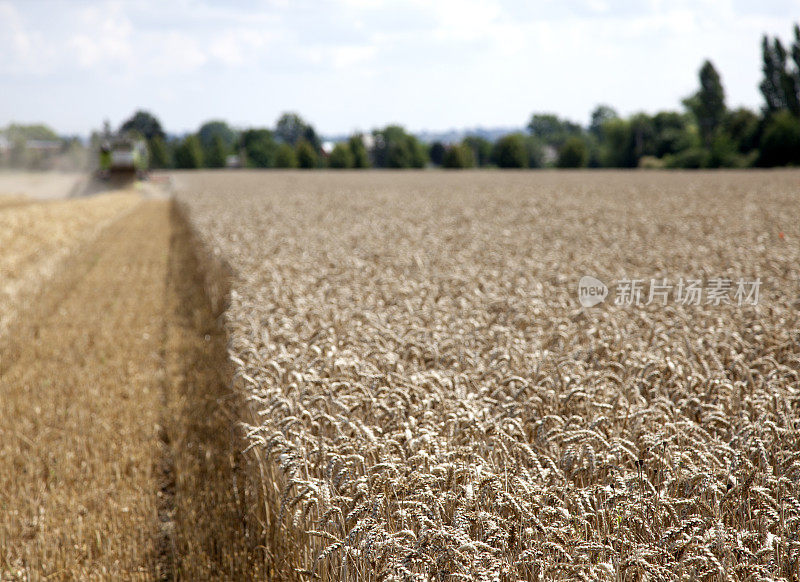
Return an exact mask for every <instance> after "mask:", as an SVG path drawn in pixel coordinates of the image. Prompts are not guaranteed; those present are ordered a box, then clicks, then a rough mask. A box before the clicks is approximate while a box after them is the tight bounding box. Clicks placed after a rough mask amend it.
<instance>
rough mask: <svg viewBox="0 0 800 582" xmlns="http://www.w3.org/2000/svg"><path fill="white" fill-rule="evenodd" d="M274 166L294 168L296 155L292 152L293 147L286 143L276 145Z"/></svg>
mask: <svg viewBox="0 0 800 582" xmlns="http://www.w3.org/2000/svg"><path fill="white" fill-rule="evenodd" d="M275 167H276V168H296V167H297V155H296V154H295V153H294V148H293V147H292V146H290V145H289V144H288V143H282V144H281V145H279V146H278V150H277V151H276V152H275Z"/></svg>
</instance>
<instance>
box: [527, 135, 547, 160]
mask: <svg viewBox="0 0 800 582" xmlns="http://www.w3.org/2000/svg"><path fill="white" fill-rule="evenodd" d="M553 147H554V146H548V145H545V144H544V143H543V142H542V140H540V139H539V138H538V137H536V136H533V135H529V136H526V137H525V152H526V154H527V156H528V165H527V166H526V167H528V168H544V167H545V165H546V163H547V152H546V150H547V149H548V148H553Z"/></svg>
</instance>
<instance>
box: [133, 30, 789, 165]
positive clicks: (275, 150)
mask: <svg viewBox="0 0 800 582" xmlns="http://www.w3.org/2000/svg"><path fill="white" fill-rule="evenodd" d="M761 52H762V62H763V66H762V73H763V79H762V81H761V84H760V91H761V94H762V95H763V98H764V106H763V107H762V109H761V111H759V112H755V111H752V110H750V109H747V108H737V109H729V108H728V107H727V105H726V98H725V90H724V87H723V83H722V79H721V78H720V75H719V73H718V71H717V70H716V68H715V67H714V65H713V64H712V63H711V62H710V61H708V60H707V61H705V62H704V63H703V65H702V67H701V68H700V70H699V73H698V81H699V86H698V89H697V91H696V92H695V93H693V94H692V95H690V96H688V97H686V98H685V99H684V100H683V101H682V108H681V109H679V110H674V111H660V112H658V113H655V114H648V113H637V114H634V115H631V116H628V117H621V116H620V115H619V114H618V113H617V112H616V111H615V110H614V109H613V108H612V107H610V106H608V105H600V106H598V107H597V108H595V110H594V111H593V112H592V114H591V117H590V120H589V124H588V125H587V126H582V125H580V124H578V123H575V122H572V121H570V120H567V119H563V118H561V117H559V116H558V115H555V114H552V113H535V114H533V115H532V117H531V119H530V121H529V123H528V125H527V128H526V129H527V131H526V132H517V133H512V134H509V135H505V136H503V137H501V138H499V139H497V140H496V141H494V142H492V141H489V140H487V139H485V138H482V137H479V136H469V137H466V138H464V139H463V140H462V141H460V142H458V143H441V142H434V143H431V144H425V143H422V142H421V141H420V140H419V139H417V138H416V137H415V136H414V135H412V134H411V133H409V132H408V131H406V130H405V129H404V128H403V127H402V126H399V125H389V126H387V127H385V128H383V129H376V130H374V131H372V132H371V133H369V134H366V135H365V134H354V135H352V136H350V137H349V138H348V139H347V140H345V141H341V142H339V143H336V144H335V145H334V146H333V148H332V149H324V148H323V144H322V142H321V139H320V137H319V135H318V134H317V132H316V130H315V129H314V127H313V126H312V125H311V124H309V123H308V122H307V121H305V120H304V119H303V118H302V117H300V116H299V115H298V114H296V113H285V114H283V115H282V116H281V117H280V118H279V119H278V121H277V123H276V124H275V127H274V128H248V129H244V130H241V131H237V130H235V129H233V128H231V127H230V126H229V125H228V124H227V123H226V122H224V121H221V120H214V121H209V122H207V123H204V124H203V125H202V126H201V127H200V128H199V130H198V131H197V132H196V133H193V134H190V135H187V136H185V137H182V138H180V139H172V140H168V139H167V138H166V136H165V133H164V131H163V129H162V128H161V125H160V122H159V121H158V120H157V119H156V118H155V117H154V116H153V115H151V114H150V113H147V112H144V111H139V112H137V113H136V114H135V115H134V116H133V117H132V118H131V119H129V120H128V121H126V122H125V123H124V124H123V126H122V128H121V129H122V130H135V131H138V132H139V133H141V134H142V135H143V136H144V137H145V138H146V139H147V140H148V144H149V147H150V155H151V164H152V165H153V166H154V167H157V168H201V167H207V168H220V167H225V166H226V165H231V164H236V165H240V166H244V167H251V168H308V169H310V168H322V167H329V168H369V167H376V168H423V167H426V166H429V165H433V166H440V167H444V168H472V167H487V166H494V167H499V168H545V167H560V168H581V167H593V168H635V167H648V168H745V167H753V166H756V167H772V166H784V165H797V164H800V27H798V26H797V25H795V27H794V39H793V42H792V44H791V45H790V46H789V47H784V45H783V44H782V43H781V41H780V39H778V38H777V37H776V38H769V37H768V36H766V35H765V36H764V38H763V40H762V45H761Z"/></svg>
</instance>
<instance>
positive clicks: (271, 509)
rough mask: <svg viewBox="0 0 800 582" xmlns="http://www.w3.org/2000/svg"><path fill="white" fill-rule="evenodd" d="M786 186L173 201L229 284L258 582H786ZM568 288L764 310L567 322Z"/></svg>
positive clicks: (672, 311)
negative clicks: (751, 300)
mask: <svg viewBox="0 0 800 582" xmlns="http://www.w3.org/2000/svg"><path fill="white" fill-rule="evenodd" d="M799 182H800V174H798V173H797V172H780V173H761V172H731V173H687V174H684V173H669V174H667V173H613V172H604V173H586V172H584V173H558V174H551V173H518V174H517V173H502V174H501V173H491V172H489V173H478V172H474V173H459V174H441V173H433V172H423V173H388V172H387V173H367V174H346V173H345V174H330V173H314V174H306V175H301V174H292V173H267V174H263V173H262V174H258V173H253V174H237V175H233V174H229V173H225V174H197V175H192V176H187V175H183V176H180V178H179V184H180V190H181V191H180V192H179V199H180V200H182V201H183V203H185V204H186V205H187V206H188V208H189V209H190V214H191V220H192V223H193V225H194V227H195V228H196V230H197V232H198V233H199V235H200V237H201V238H202V239H203V241H204V242H205V244H206V246H207V248H208V249H209V250H210V251H211V252H212V253H213V254H214V255H215V256H216V257H217V258H218V259H220V260H221V261H227V262H228V263H229V265H230V266H231V268H232V269H233V272H234V274H235V278H234V281H233V287H232V292H231V306H230V309H229V310H228V313H227V326H228V331H229V334H230V340H229V341H230V344H229V349H230V357H231V359H232V361H233V363H234V365H235V369H236V371H235V378H236V382H237V384H238V386H240V387H241V388H242V389H243V390H245V391H246V392H247V394H248V395H249V398H250V400H251V403H252V417H251V418H248V419H244V420H246V421H247V422H248V424H249V435H250V442H251V445H252V454H253V455H255V457H257V459H258V462H259V469H260V475H257V478H258V479H260V483H261V487H262V495H263V501H262V503H263V505H264V507H265V510H266V513H267V516H266V518H265V522H264V526H263V528H264V530H263V532H261V534H260V535H262V536H263V538H264V543H265V545H266V546H267V547H268V549H269V554H268V557H267V560H268V562H269V567H270V568H272V569H273V570H274V572H275V574H276V575H277V576H279V577H283V578H307V577H310V576H313V577H321V578H322V579H347V580H378V579H391V580H407V579H418V580H462V579H475V580H518V579H525V580H536V579H542V578H544V579H586V580H589V579H591V580H598V579H599V580H645V579H648V580H654V579H658V580H768V579H773V580H790V579H794V580H796V579H798V575H800V569H799V568H800V566H799V565H798V564H799V563H800V562H799V560H800V438H798V436H799V435H800V432H799V431H800V392H798V391H800V382H799V381H798V375H799V374H800V372H798V370H800V360H799V359H798V354H800V347H799V343H800V342H799V341H798V340H800V330H798V306H800V303H798V284H797V281H798V277H799V276H800V273H799V272H798V265H800V245H799V244H798V241H800V229H799V228H798V220H797V218H798V210H800V201H799V200H798V183H799ZM780 232H782V233H783V234H782V235H779V233H780ZM587 274H589V275H594V276H596V277H598V278H599V279H601V280H603V281H606V282H607V283H613V282H614V281H617V280H620V279H623V278H643V279H650V278H657V279H661V278H662V277H667V278H668V279H670V280H671V281H672V282H673V283H674V282H677V280H678V278H680V277H685V278H702V279H705V280H707V279H709V278H711V277H729V278H732V279H734V280H736V279H738V278H740V277H742V278H745V279H754V278H756V277H760V278H761V280H762V288H761V299H760V302H759V304H758V305H757V306H742V307H739V306H736V305H720V306H715V305H700V306H697V305H691V306H684V305H680V304H677V303H676V302H675V301H670V303H669V304H668V305H656V304H653V305H649V306H640V307H622V306H616V305H614V303H613V300H612V299H613V298H612V299H609V300H607V301H606V302H605V303H604V304H603V305H601V306H598V307H595V308H592V309H581V308H580V307H579V305H578V302H577V293H576V285H577V281H578V279H579V278H580V277H581V276H583V275H587ZM612 293H613V291H612Z"/></svg>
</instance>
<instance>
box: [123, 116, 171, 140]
mask: <svg viewBox="0 0 800 582" xmlns="http://www.w3.org/2000/svg"><path fill="white" fill-rule="evenodd" d="M132 130H133V131H138V132H139V133H140V134H141V135H143V136H144V138H145V139H147V140H151V139H153V138H154V137H160V138H161V139H164V137H165V134H164V130H163V129H162V128H161V122H160V121H159V120H158V118H157V117H156V116H155V115H153V114H152V113H150V112H148V111H143V110H139V111H137V112H136V113H134V114H133V116H132V117H131V118H130V119H128V120H126V121H125V122H124V123H123V124H122V126H121V127H120V132H122V133H127V132H129V131H132Z"/></svg>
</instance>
